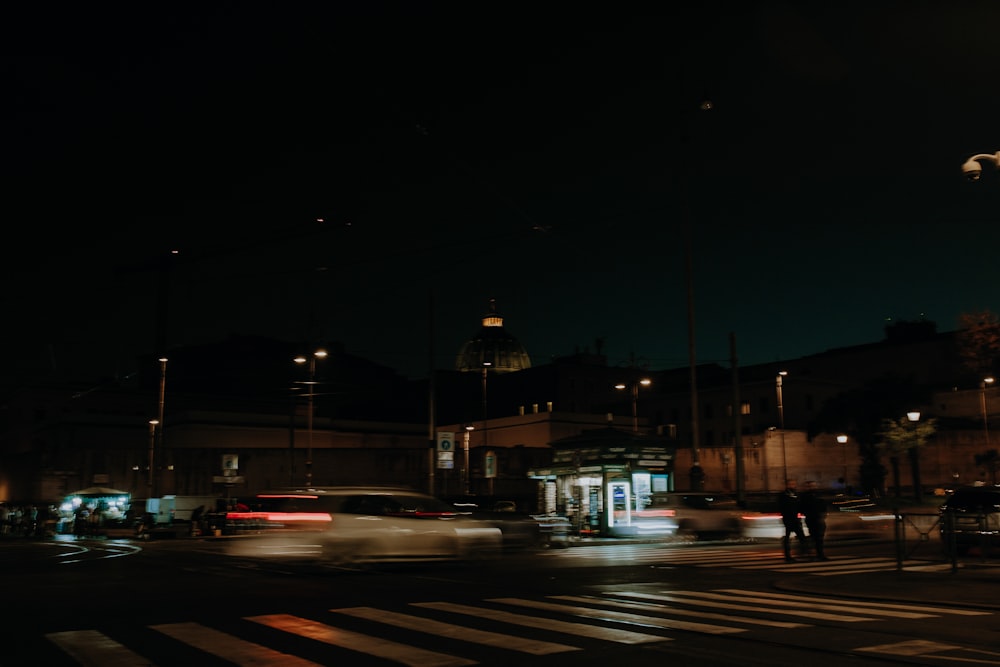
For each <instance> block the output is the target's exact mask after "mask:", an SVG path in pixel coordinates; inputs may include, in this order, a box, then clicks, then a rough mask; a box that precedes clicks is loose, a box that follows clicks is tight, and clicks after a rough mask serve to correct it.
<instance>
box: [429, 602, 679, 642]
mask: <svg viewBox="0 0 1000 667" xmlns="http://www.w3.org/2000/svg"><path fill="white" fill-rule="evenodd" d="M411 604H412V605H413V606H415V607H424V608H427V609H437V610H438V611H447V612H451V613H454V614H465V615H467V616H475V617H477V618H484V619H487V620H490V621H499V622H500V623H510V624H512V625H526V626H528V627H530V628H539V629H542V630H552V631H554V632H562V633H564V634H569V635H576V636H579V637H590V638H591V639H603V640H605V641H611V642H617V643H619V644H648V643H650V642H665V641H671V639H670V637H660V636H659V635H647V634H644V633H641V632H632V631H631V630H622V629H620V628H602V627H598V626H594V625H586V624H583V623H570V622H568V621H558V620H555V619H552V618H539V617H532V618H525V617H524V616H522V615H520V614H512V613H510V612H508V611H501V610H499V609H486V608H484V607H470V606H468V605H464V604H454V603H451V602H413V603H411Z"/></svg>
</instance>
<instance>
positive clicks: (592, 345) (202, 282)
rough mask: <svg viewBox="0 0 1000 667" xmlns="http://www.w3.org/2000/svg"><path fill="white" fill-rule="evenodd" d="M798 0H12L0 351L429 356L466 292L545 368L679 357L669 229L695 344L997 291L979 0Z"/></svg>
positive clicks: (421, 365)
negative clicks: (291, 344) (339, 349)
mask: <svg viewBox="0 0 1000 667" xmlns="http://www.w3.org/2000/svg"><path fill="white" fill-rule="evenodd" d="M26 4H27V3H26ZM800 5H801V3H794V2H788V3H783V2H742V3H711V2H707V3H671V4H670V6H669V8H663V9H660V10H658V11H656V12H652V13H640V12H634V13H633V12H628V11H623V10H617V11H609V12H597V11H594V12H583V11H580V10H579V9H578V8H577V6H575V5H565V11H560V12H556V11H555V9H554V7H555V6H554V5H553V6H548V8H547V9H542V10H539V9H538V7H539V6H542V7H546V5H544V4H543V5H538V4H537V3H536V4H535V5H528V4H524V5H523V6H522V5H520V4H518V3H513V4H503V5H490V6H489V8H490V9H489V10H487V7H486V6H484V5H481V4H480V3H464V4H460V3H453V4H447V3H425V2H411V3H400V4H387V3H377V2H364V3H347V2H332V3H278V2H275V3H263V2H241V3H235V2H233V3H196V4H191V5H189V6H186V7H185V6H184V5H174V4H166V5H149V4H148V3H140V4H136V3H111V4H104V3H101V4H97V5H94V4H93V3H91V4H79V3H65V4H64V5H63V6H62V7H61V8H59V3H56V5H46V6H45V10H46V11H45V12H44V13H43V12H40V11H38V10H37V9H32V8H30V7H21V8H15V9H11V8H5V9H4V10H3V12H4V17H3V20H2V21H0V23H2V24H3V25H4V26H5V27H4V28H3V30H4V35H3V39H2V40H0V44H2V46H0V49H2V51H0V53H2V60H0V66H2V69H0V71H2V76H3V81H4V86H5V92H6V95H5V97H6V100H5V103H4V104H3V105H2V108H3V111H2V113H3V121H4V127H5V129H6V132H5V133H4V135H5V137H4V150H3V157H4V159H3V165H4V167H3V168H4V174H3V188H4V192H3V204H4V206H3V212H4V218H5V221H6V225H5V229H6V230H7V242H6V243H4V244H3V253H4V261H3V280H4V282H5V289H4V290H3V292H4V293H3V297H2V299H3V301H2V307H3V311H2V312H3V314H4V340H5V341H6V345H4V346H3V349H2V351H0V375H2V376H6V378H7V379H9V378H11V377H14V376H17V377H21V376H22V375H23V374H25V373H35V372H37V373H47V372H49V371H52V370H53V369H55V370H59V371H61V372H65V373H70V374H72V375H81V376H87V375H93V376H95V377H99V376H113V375H120V374H123V373H127V372H130V371H131V370H132V368H133V367H134V364H135V362H134V357H135V356H136V355H137V354H141V353H147V352H151V351H153V350H154V348H155V347H156V346H157V345H158V344H159V342H160V341H163V342H165V344H166V345H167V346H170V347H173V346H179V345H190V344H197V343H208V342H216V341H219V340H222V339H225V338H226V337H228V336H229V335H230V334H242V335H261V336H269V337H275V338H279V339H284V340H289V341H297V342H303V343H304V344H306V343H308V342H309V341H342V342H343V343H344V345H345V347H346V350H347V351H348V352H351V353H354V354H357V355H359V356H364V357H367V358H371V359H373V360H375V361H378V362H380V363H383V364H385V365H387V366H390V367H392V368H395V369H397V370H399V371H400V372H401V373H403V374H404V375H407V376H410V377H423V376H426V373H427V369H428V356H429V353H430V352H431V351H432V350H433V359H434V366H435V367H437V368H450V367H452V365H453V363H454V356H455V354H456V353H457V351H458V349H459V348H460V347H461V345H462V343H463V342H465V341H466V340H467V339H469V338H471V337H472V336H474V335H475V334H476V333H477V332H478V330H479V327H480V318H481V317H482V315H483V314H484V313H485V312H486V310H487V308H488V304H489V300H490V299H491V298H495V299H496V300H497V306H498V310H499V312H500V314H501V315H503V316H504V318H505V325H506V328H507V329H508V331H509V332H510V333H512V334H513V335H514V336H516V337H517V338H518V339H519V340H520V341H521V342H522V343H523V344H524V346H525V347H526V349H527V351H528V352H529V354H530V355H531V357H532V359H533V361H534V363H535V364H542V363H546V362H547V361H548V360H549V359H550V358H552V357H555V356H564V355H568V354H572V353H574V352H575V351H583V350H589V351H592V352H593V351H596V349H597V346H598V343H597V341H598V340H601V341H603V342H602V343H601V344H600V345H602V348H601V349H602V350H603V352H605V353H606V354H607V356H608V363H609V364H611V365H628V364H630V363H636V364H640V365H648V366H649V367H650V368H652V369H663V368H674V367H680V366H685V365H686V364H687V363H688V319H687V309H688V301H687V298H688V290H687V280H686V275H687V274H686V272H685V247H686V242H685V239H686V238H687V236H686V233H685V230H686V229H688V228H690V229H691V230H692V233H691V243H690V247H691V250H692V252H691V258H692V267H693V271H692V273H691V276H692V277H693V291H692V292H691V293H692V294H693V299H694V308H695V329H696V332H697V338H696V340H697V346H696V349H697V357H698V360H699V361H701V362H719V363H723V364H728V363H729V356H730V351H729V336H730V333H733V334H735V336H736V341H737V348H738V350H737V351H738V357H739V362H740V363H741V364H744V365H745V364H753V363H762V362H769V361H775V360H781V359H788V358H794V357H799V356H803V355H807V354H812V353H816V352H822V351H823V350H826V349H829V348H834V347H841V346H847V345H856V344H863V343H870V342H877V341H879V340H881V339H882V338H883V335H884V333H883V332H884V327H885V325H886V324H887V322H888V321H892V320H919V319H928V320H932V321H934V322H936V323H937V325H938V330H939V331H951V330H954V329H955V328H956V327H957V323H958V316H959V314H960V313H963V312H972V311H982V310H992V311H994V312H998V311H1000V294H998V292H997V285H998V284H1000V264H998V262H997V250H998V247H1000V228H998V226H997V224H996V223H997V220H998V218H1000V173H998V172H997V171H996V170H995V169H994V168H993V167H992V166H989V165H986V166H984V169H983V177H982V179H981V180H980V181H979V182H976V183H970V182H968V181H966V180H965V179H964V178H963V176H962V174H961V172H960V169H959V167H960V165H961V164H962V162H964V161H965V159H966V158H967V157H969V156H970V155H972V154H974V153H993V152H996V151H998V150H1000V88H998V87H997V81H1000V76H998V75H1000V58H998V57H997V45H998V42H997V35H998V34H1000V5H998V4H997V3H995V2H955V3H940V2H938V3H931V2H927V3H924V2H865V3H836V4H835V5H823V6H822V7H813V6H805V7H803V6H800ZM35 12H38V13H35ZM706 100H708V101H711V107H712V108H711V109H710V110H705V109H703V108H702V107H703V106H704V104H703V103H704V102H705V101H706ZM320 219H321V220H322V222H319V220H320ZM172 250H177V251H178V254H177V255H175V256H174V255H171V254H170V252H171V251H172ZM167 261H169V262H170V265H169V266H170V268H169V270H168V271H166V272H164V271H163V270H162V266H163V262H167ZM163 275H168V276H169V281H168V282H167V283H166V288H165V289H164V288H163V286H162V284H161V282H160V278H161V276H163ZM161 294H167V295H168V297H169V300H168V304H169V306H168V308H167V309H166V313H167V314H166V316H163V315H162V313H163V312H164V311H163V310H162V309H161V308H160V307H159V305H158V304H159V297H160V295H161Z"/></svg>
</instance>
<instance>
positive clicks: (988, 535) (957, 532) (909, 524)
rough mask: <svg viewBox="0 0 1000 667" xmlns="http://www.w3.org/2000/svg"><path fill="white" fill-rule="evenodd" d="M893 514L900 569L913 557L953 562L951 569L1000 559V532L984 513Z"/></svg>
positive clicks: (954, 569)
mask: <svg viewBox="0 0 1000 667" xmlns="http://www.w3.org/2000/svg"><path fill="white" fill-rule="evenodd" d="M894 514H895V517H896V520H895V532H894V541H895V546H896V569H897V570H902V569H903V563H904V562H906V561H912V560H924V561H927V562H929V563H950V564H951V570H952V572H957V571H958V570H959V569H960V563H974V562H977V563H991V564H992V563H1000V534H998V531H997V530H995V529H991V528H990V522H989V516H988V515H987V514H985V513H980V514H977V515H969V514H962V515H961V516H956V513H955V512H941V513H938V514H917V513H907V514H903V513H900V512H899V511H898V510H894Z"/></svg>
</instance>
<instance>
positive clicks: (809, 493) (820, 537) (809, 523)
mask: <svg viewBox="0 0 1000 667" xmlns="http://www.w3.org/2000/svg"><path fill="white" fill-rule="evenodd" d="M799 508H800V509H801V510H802V514H803V516H805V518H806V528H808V529H809V539H810V540H811V541H812V544H813V549H815V552H816V559H817V560H830V559H829V558H827V557H826V552H825V550H824V542H825V541H826V512H827V506H826V501H825V500H824V499H823V498H821V497H820V495H819V491H818V490H817V488H816V482H813V481H809V482H806V490H805V491H803V492H802V495H800V496H799Z"/></svg>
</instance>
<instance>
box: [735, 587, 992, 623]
mask: <svg viewBox="0 0 1000 667" xmlns="http://www.w3.org/2000/svg"><path fill="white" fill-rule="evenodd" d="M717 590H719V591H720V592H723V593H727V592H728V593H736V594H738V595H745V594H750V595H756V596H758V597H769V598H780V599H782V600H798V601H801V602H810V603H812V602H815V601H816V600H817V598H816V597H815V596H809V595H791V594H789V593H762V592H759V591H744V590H741V589H738V588H720V589H717ZM824 599H828V598H824ZM833 602H839V603H842V604H850V605H851V606H852V607H865V608H866V613H869V612H868V611H867V610H868V608H872V607H879V608H882V609H910V610H916V611H921V612H931V613H933V614H953V615H955V616H990V615H992V614H993V612H992V611H981V610H974V609H953V608H951V607H933V606H930V605H925V604H919V605H917V604H899V603H893V602H869V601H861V600H851V601H850V602H848V601H837V600H833Z"/></svg>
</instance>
